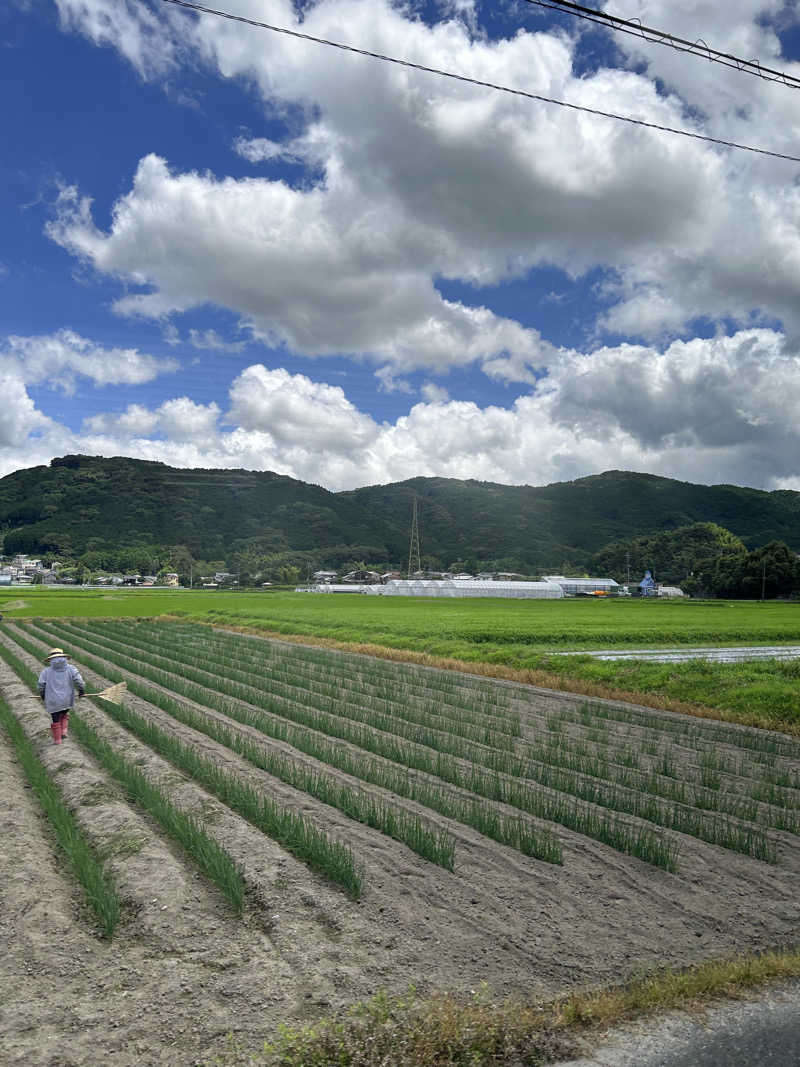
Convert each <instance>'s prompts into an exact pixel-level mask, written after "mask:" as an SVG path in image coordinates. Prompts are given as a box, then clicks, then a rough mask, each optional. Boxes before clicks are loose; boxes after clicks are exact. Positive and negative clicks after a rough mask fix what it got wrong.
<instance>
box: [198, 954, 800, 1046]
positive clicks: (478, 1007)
mask: <svg viewBox="0 0 800 1067" xmlns="http://www.w3.org/2000/svg"><path fill="white" fill-rule="evenodd" d="M797 977H800V951H797V950H791V951H788V952H765V953H763V954H762V955H759V956H755V957H747V958H745V957H738V958H734V959H728V960H720V961H712V962H709V963H704V964H700V965H698V966H695V967H691V968H688V969H687V970H684V971H668V972H662V973H659V974H654V975H649V976H646V977H643V978H639V979H636V980H634V981H632V982H630V983H627V984H626V985H624V986H619V987H616V988H612V989H607V990H602V991H598V992H592V993H580V994H575V995H574V996H571V997H567V998H562V999H560V1000H557V1001H554V1002H552V1003H549V1004H525V1003H515V1002H504V1003H500V1004H496V1003H493V1002H492V1001H491V1000H490V999H489V998H488V997H487V995H486V991H485V989H481V990H479V991H478V992H477V993H473V994H472V996H471V997H470V998H469V999H466V1000H464V999H459V998H457V997H453V996H450V995H434V996H432V997H425V998H421V997H418V996H417V995H416V993H415V991H414V990H413V989H412V990H410V991H409V993H407V994H406V995H404V996H397V997H389V996H387V995H386V994H385V993H379V994H378V995H377V996H376V997H374V998H372V999H371V1000H369V1001H367V1002H366V1003H361V1004H357V1005H355V1006H354V1007H352V1008H350V1010H349V1011H348V1012H347V1013H346V1014H344V1015H341V1016H337V1017H331V1018H324V1019H321V1020H319V1021H317V1022H313V1023H304V1024H300V1025H293V1026H289V1025H282V1026H281V1027H279V1029H278V1031H277V1033H276V1035H275V1036H274V1037H273V1038H272V1039H271V1040H269V1041H267V1042H265V1044H264V1045H263V1047H262V1048H261V1049H259V1050H252V1049H249V1050H248V1049H245V1048H244V1047H243V1046H241V1045H240V1044H238V1043H237V1042H235V1041H234V1040H233V1039H232V1038H229V1042H228V1049H227V1050H226V1051H225V1052H223V1053H222V1054H221V1055H219V1056H216V1057H215V1058H214V1059H212V1060H208V1061H206V1063H205V1065H204V1067H240V1065H244V1064H247V1065H249V1067H329V1065H332V1064H336V1065H337V1067H375V1065H376V1064H380V1065H381V1067H433V1065H435V1067H522V1065H528V1067H534V1065H536V1064H548V1063H554V1062H557V1061H558V1060H560V1059H566V1058H571V1057H574V1056H576V1055H578V1054H580V1048H579V1044H578V1038H579V1037H583V1038H591V1036H592V1032H593V1031H594V1032H597V1031H599V1030H600V1029H601V1028H602V1029H606V1028H609V1027H612V1026H616V1025H620V1024H621V1023H624V1022H627V1021H630V1020H632V1019H635V1018H641V1017H643V1016H646V1015H652V1014H654V1013H655V1012H660V1011H661V1012H663V1011H670V1010H680V1009H687V1008H697V1007H699V1006H702V1005H705V1004H708V1003H709V1002H711V1001H712V1000H716V999H720V998H723V997H741V996H743V995H745V994H746V993H747V992H748V991H751V990H753V989H756V988H758V987H759V986H763V985H766V984H767V983H769V982H774V981H780V980H785V979H792V978H797Z"/></svg>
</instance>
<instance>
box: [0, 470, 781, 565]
mask: <svg viewBox="0 0 800 1067" xmlns="http://www.w3.org/2000/svg"><path fill="white" fill-rule="evenodd" d="M414 497H416V498H417V500H418V504H419V523H420V539H421V546H422V553H423V557H429V558H430V559H431V562H433V561H438V563H439V565H440V566H444V567H447V566H449V565H450V564H451V563H453V562H454V561H456V560H463V561H467V560H469V561H475V562H478V563H483V564H494V565H495V566H497V567H498V569H509V570H517V569H521V570H525V571H527V572H530V573H537V572H547V571H550V570H562V569H565V568H575V567H583V566H586V565H587V563H588V561H589V560H590V558H591V557H592V556H593V555H594V554H595V553H597V552H598V551H599V550H600V549H602V548H604V547H605V546H606V545H608V544H610V543H611V542H618V541H624V540H626V539H629V538H633V537H638V536H642V535H645V534H647V535H650V534H656V533H659V532H664V531H669V530H674V529H676V528H677V527H681V526H686V525H689V524H692V523H696V522H713V523H717V524H718V525H720V526H723V527H725V528H726V529H728V530H730V531H731V532H732V533H734V534H736V535H737V536H738V537H739V538H741V540H742V541H743V542H744V544H745V545H747V546H748V547H749V548H753V547H755V546H758V545H763V544H766V543H767V542H769V541H772V540H781V541H785V542H786V543H787V544H788V545H790V547H791V548H793V549H794V551H796V552H797V551H800V493H796V492H790V491H780V492H764V491H761V490H757V489H747V488H741V487H738V486H733V485H717V486H704V485H692V484H690V483H688V482H678V481H674V480H672V479H669V478H658V477H655V476H653V475H648V474H635V473H631V472H626V471H608V472H606V473H605V474H600V475H596V476H593V477H589V478H579V479H577V480H575V481H572V482H558V483H554V484H552V485H547V486H541V487H532V486H507V485H498V484H494V483H492V482H478V481H472V480H466V481H461V480H457V479H452V478H412V479H410V480H409V481H405V482H398V483H394V484H389V485H377V486H369V487H365V488H362V489H356V490H353V491H350V492H341V493H331V492H329V491H328V490H326V489H323V488H322V487H321V486H317V485H310V484H308V483H306V482H301V481H297V480H295V479H293V478H288V477H285V476H282V475H278V474H273V473H271V472H269V471H266V472H259V471H244V470H181V469H175V468H172V467H168V466H166V465H165V464H162V463H153V462H146V461H143V460H135V459H126V458H122V457H116V458H113V459H104V458H101V457H90V456H64V457H62V458H60V459H55V460H53V461H52V463H51V464H50V465H49V466H43V467H33V468H30V469H28V470H21V471H16V472H15V473H13V474H10V475H8V476H7V477H5V478H2V479H0V530H2V531H3V533H4V543H5V547H4V551H5V552H6V553H13V552H28V553H35V554H42V553H48V552H51V553H55V554H59V555H62V556H73V557H76V556H79V555H82V554H83V553H84V552H87V551H100V550H107V549H111V548H119V547H121V546H134V545H136V546H142V545H154V546H156V545H181V546H185V547H186V548H187V549H188V550H189V551H190V552H191V553H192V554H193V555H194V556H195V557H197V558H203V559H225V558H230V556H231V554H232V553H234V552H236V551H245V550H249V551H256V552H260V553H288V552H302V553H307V554H310V556H313V558H314V560H315V562H318V564H319V565H320V566H324V565H326V564H328V563H330V564H331V565H334V566H335V565H338V563H340V562H341V561H343V560H345V559H348V558H364V559H366V558H367V557H369V558H370V559H371V560H372V561H374V562H386V563H395V564H398V563H399V564H403V563H404V562H405V560H407V558H408V543H409V532H410V521H411V510H412V502H413V499H414ZM367 561H368V562H369V559H368V560H367Z"/></svg>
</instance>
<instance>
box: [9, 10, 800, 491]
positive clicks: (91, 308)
mask: <svg viewBox="0 0 800 1067" xmlns="http://www.w3.org/2000/svg"><path fill="white" fill-rule="evenodd" d="M209 6H212V7H219V8H221V9H223V10H225V11H227V12H229V13H232V14H237V15H241V16H244V17H246V18H249V19H253V20H256V21H261V22H267V23H271V24H272V25H274V26H278V27H283V28H285V29H290V30H291V29H294V30H297V31H299V32H302V33H306V34H310V35H312V36H315V37H320V38H325V39H328V40H333V41H338V42H341V43H344V44H349V45H352V46H354V47H357V48H361V49H365V50H368V51H373V52H379V53H382V54H384V55H388V56H392V57H395V58H399V59H404V60H407V61H409V62H412V63H417V64H420V65H423V66H428V67H433V68H438V69H440V70H446V71H450V72H453V73H457V74H461V75H465V76H467V77H470V78H474V79H477V80H479V81H484V82H491V83H494V84H496V85H501V86H505V87H508V88H511V89H517V90H522V91H523V92H527V93H532V94H536V95H539V96H546V97H550V98H554V99H557V100H560V101H563V102H566V103H572V104H576V105H579V106H581V107H584V108H593V109H599V110H603V111H609V112H614V113H617V114H621V115H626V116H629V117H632V118H637V119H640V120H643V121H645V122H649V123H654V124H657V125H661V126H669V127H673V128H677V129H681V130H686V131H689V132H692V133H696V134H701V135H705V136H708V137H712V138H716V139H718V140H723V141H732V142H737V143H739V144H744V145H749V146H751V147H757V148H762V149H766V150H768V151H770V152H774V153H782V154H786V155H790V156H798V157H800V90H798V89H795V88H791V87H790V86H788V85H786V84H781V83H778V82H769V81H765V80H762V79H760V78H755V77H752V76H749V75H747V74H745V73H743V72H741V71H738V70H735V69H731V68H729V67H725V66H722V65H720V64H713V63H710V62H708V61H707V60H701V59H699V58H697V57H696V56H693V55H686V54H680V53H678V52H676V51H675V50H673V49H670V48H665V47H660V46H658V45H656V44H653V43H648V42H646V41H644V40H642V39H640V38H636V37H632V36H630V35H623V34H619V33H614V32H613V31H611V30H609V29H607V28H601V27H598V26H593V25H591V24H590V23H588V22H586V21H584V20H580V19H576V18H574V17H573V16H571V15H569V14H568V13H566V12H563V11H561V12H559V11H552V10H546V9H543V8H542V7H540V6H538V5H536V4H533V3H529V2H525V0H493V2H491V3H488V2H484V0H435V2H434V0H431V2H419V3H414V2H409V3H405V4H400V3H392V2H390V0H304V2H302V3H297V4H292V3H291V2H290V0H215V2H212V3H211V4H209ZM597 6H598V7H602V8H603V10H605V11H608V12H609V13H611V14H614V15H618V16H620V17H622V18H626V19H634V18H638V19H639V20H640V21H641V22H642V23H643V24H645V25H648V26H651V27H655V28H658V29H660V30H662V31H664V32H668V33H671V34H673V35H675V36H678V37H681V38H684V39H687V40H696V39H699V38H702V40H704V41H706V42H707V43H708V44H709V45H710V46H711V47H713V48H715V49H717V50H718V51H721V52H726V53H730V54H732V55H735V56H738V57H741V58H743V59H756V60H758V61H760V62H761V64H762V65H764V66H768V67H771V68H776V69H779V70H782V71H785V72H787V73H788V74H792V75H793V76H795V77H800V13H798V9H797V6H796V4H795V3H794V2H790V3H785V2H784V0H737V2H736V4H735V5H727V4H720V3H719V2H718V0H613V2H611V3H608V4H600V3H598V4H597ZM0 46H1V47H2V53H0V56H1V58H2V62H1V63H0V91H2V93H3V107H2V108H0V143H2V145H3V152H2V155H0V476H4V475H7V474H9V473H11V472H13V471H15V470H17V469H20V468H25V467H31V466H34V465H37V464H46V463H48V462H49V461H50V460H51V459H52V458H53V457H55V456H61V455H65V454H67V453H84V454H89V455H103V456H115V455H124V456H133V457H137V458H141V459H150V460H159V461H161V462H164V463H168V464H170V465H172V466H177V467H214V468H246V469H249V470H272V471H276V472H278V473H280V474H286V475H290V476H291V477H294V478H299V479H302V480H303V481H307V482H313V483H316V484H319V485H323V486H325V487H326V488H328V489H332V490H343V489H352V488H356V487H358V486H363V485H374V484H381V483H387V482H394V481H399V480H403V479H405V478H410V477H415V476H419V475H426V476H442V477H452V478H476V479H480V480H483V481H492V482H502V483H505V484H514V485H520V484H528V485H544V484H547V483H550V482H556V481H565V480H570V479H574V478H579V477H583V476H586V475H591V474H597V473H600V472H602V471H605V470H611V469H618V470H633V471H641V472H647V473H651V474H658V475H663V476H666V477H670V478H678V479H681V480H683V481H689V482H697V483H704V484H718V483H733V484H737V485H747V486H753V487H756V488H763V489H795V490H800V419H799V418H798V412H799V411H800V163H797V162H794V161H791V160H784V159H779V158H774V157H770V156H765V155H760V154H756V153H753V152H748V151H743V150H739V149H734V148H729V147H725V146H723V145H717V144H711V143H708V142H705V141H702V140H699V139H697V138H687V137H683V136H679V135H677V134H674V133H666V132H662V131H659V130H655V129H650V128H645V127H642V126H637V125H633V124H630V123H624V122H620V121H615V120H613V119H610V118H605V117H602V116H598V115H595V114H591V113H589V112H586V111H578V110H574V109H569V108H566V107H563V106H558V105H556V104H553V103H546V102H543V101H539V100H533V99H529V98H527V97H524V96H520V95H515V94H512V93H508V92H502V91H498V90H494V89H490V88H486V87H482V86H477V85H473V84H468V83H464V82H459V81H456V80H453V79H448V78H443V77H440V76H437V75H435V74H431V73H427V72H423V71H419V70H413V69H410V68H408V67H403V66H400V65H397V64H392V63H387V62H382V61H379V60H376V59H373V58H369V57H367V56H363V55H355V54H352V53H347V52H345V51H342V50H341V49H335V48H331V47H328V46H325V45H322V44H318V43H315V42H312V41H307V40H300V39H298V38H296V37H291V36H288V35H286V34H281V33H277V32H272V31H268V30H265V29H261V28H257V27H253V26H250V25H246V24H242V23H237V22H233V21H230V20H226V19H222V18H219V17H217V16H214V15H208V14H197V13H195V12H191V11H187V10H185V9H182V8H179V7H176V6H174V5H172V4H167V3H164V2H163V0H6V2H5V3H4V4H3V5H2V6H1V7H0Z"/></svg>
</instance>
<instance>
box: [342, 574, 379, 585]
mask: <svg viewBox="0 0 800 1067" xmlns="http://www.w3.org/2000/svg"><path fill="white" fill-rule="evenodd" d="M380 580H381V576H380V574H378V572H377V571H350V573H349V574H345V576H344V577H343V578H342V585H377V584H378V583H379V582H380Z"/></svg>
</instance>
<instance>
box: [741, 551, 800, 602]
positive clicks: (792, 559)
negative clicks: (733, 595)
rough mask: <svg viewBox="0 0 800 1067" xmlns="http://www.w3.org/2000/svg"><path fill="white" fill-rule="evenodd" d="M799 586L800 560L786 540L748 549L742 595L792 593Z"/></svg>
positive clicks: (750, 596)
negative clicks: (751, 549)
mask: <svg viewBox="0 0 800 1067" xmlns="http://www.w3.org/2000/svg"><path fill="white" fill-rule="evenodd" d="M798 588H800V560H798V558H797V556H796V555H795V553H794V552H792V550H791V549H790V548H789V546H788V545H787V544H785V542H783V541H770V542H769V544H767V545H764V546H763V547H762V548H756V549H754V550H753V551H752V552H750V553H748V556H747V559H746V561H745V564H744V567H743V569H742V576H741V595H742V596H744V597H747V598H748V599H749V600H758V599H760V598H761V597H763V598H764V599H766V600H772V599H774V598H775V597H778V596H790V595H791V594H792V593H794V592H795V591H796V590H797V589H798Z"/></svg>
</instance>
